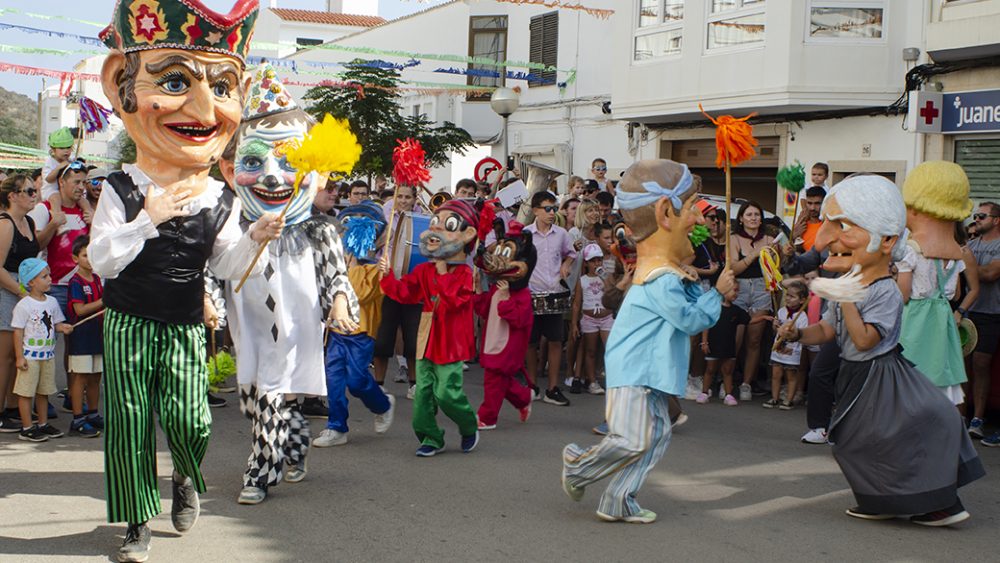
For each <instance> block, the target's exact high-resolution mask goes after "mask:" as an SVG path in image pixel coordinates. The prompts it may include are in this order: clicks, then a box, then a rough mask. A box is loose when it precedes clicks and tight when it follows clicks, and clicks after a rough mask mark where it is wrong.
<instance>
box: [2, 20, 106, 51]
mask: <svg viewBox="0 0 1000 563" xmlns="http://www.w3.org/2000/svg"><path fill="white" fill-rule="evenodd" d="M0 29H15V30H17V31H23V32H24V33H40V34H42V35H48V36H49V37H62V38H68V39H76V40H77V41H79V42H80V43H85V44H87V45H93V46H95V47H103V46H104V43H102V42H101V40H100V39H98V38H96V37H87V36H85V35H77V34H75V33H66V32H64V31H52V30H51V29H38V28H37V27H27V26H24V25H14V24H11V23H0Z"/></svg>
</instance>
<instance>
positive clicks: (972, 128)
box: [910, 90, 1000, 134]
mask: <svg viewBox="0 0 1000 563" xmlns="http://www.w3.org/2000/svg"><path fill="white" fill-rule="evenodd" d="M910 111H911V113H912V114H913V116H912V117H913V118H915V119H916V131H917V132H918V133H944V134H961V133H985V132H998V131H1000V90H977V91H971V92H946V93H938V92H917V96H916V104H915V105H913V106H912V107H911V110H910Z"/></svg>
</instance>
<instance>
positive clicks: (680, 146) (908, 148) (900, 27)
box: [612, 0, 929, 219]
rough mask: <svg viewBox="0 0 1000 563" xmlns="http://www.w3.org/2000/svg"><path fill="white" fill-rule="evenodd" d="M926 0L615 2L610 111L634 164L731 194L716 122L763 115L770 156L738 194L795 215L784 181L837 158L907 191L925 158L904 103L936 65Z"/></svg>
mask: <svg viewBox="0 0 1000 563" xmlns="http://www.w3.org/2000/svg"><path fill="white" fill-rule="evenodd" d="M926 4H927V2H913V1H909V0H835V1H834V0H830V1H827V0H798V1H788V0H629V1H622V2H619V3H617V9H618V10H619V12H618V14H616V16H618V17H620V18H621V19H620V20H619V25H617V26H616V27H615V31H616V34H615V39H614V42H613V45H614V47H613V50H614V52H615V65H614V67H613V68H614V75H613V77H614V81H613V84H614V87H613V94H612V97H613V101H612V115H613V116H614V117H615V118H617V119H622V120H626V121H628V122H629V123H631V126H630V131H631V133H630V135H629V139H628V143H629V147H630V149H631V150H632V151H633V153H634V154H635V157H636V158H672V159H674V160H677V161H680V162H685V163H687V164H688V165H689V166H690V167H691V168H692V169H694V171H696V172H697V173H699V174H701V175H702V177H703V180H704V186H705V188H704V189H705V191H706V192H707V193H715V194H719V193H722V192H723V190H724V185H723V184H724V182H723V179H722V178H723V175H722V172H721V171H719V170H718V169H716V168H715V166H714V160H715V154H716V153H715V147H714V140H713V139H714V129H713V128H711V127H710V126H709V125H710V124H709V122H708V120H707V119H706V118H705V117H704V116H702V115H701V113H700V112H699V110H698V104H699V103H701V104H703V106H704V108H705V110H706V111H708V112H709V113H711V114H712V115H714V116H718V115H722V114H730V115H734V116H737V117H741V116H744V115H747V114H749V113H751V112H756V113H757V114H758V118H757V124H756V125H755V127H754V131H755V135H756V137H757V138H758V140H759V141H760V146H759V148H758V156H757V157H756V158H755V159H753V160H751V161H749V162H747V163H744V164H743V165H741V166H740V167H738V168H736V169H735V170H734V195H735V196H736V197H741V198H745V199H754V200H757V201H758V202H759V203H761V204H762V205H763V206H764V208H765V209H767V210H769V211H772V212H776V213H779V214H782V213H783V214H784V215H785V217H786V218H789V219H790V216H791V213H792V208H791V207H790V206H786V203H785V197H784V194H783V193H782V191H781V190H780V189H778V188H777V186H776V183H775V181H774V176H775V173H776V171H777V169H778V168H780V167H782V166H785V165H787V164H789V163H792V162H793V161H795V160H798V161H800V162H802V163H803V164H804V165H805V166H806V168H807V169H808V168H809V167H810V166H811V165H812V164H813V163H815V162H826V163H828V164H829V166H830V169H831V178H830V179H829V180H828V184H832V183H835V182H837V181H839V180H840V179H841V178H843V177H844V176H845V175H847V174H850V173H852V172H862V171H864V172H874V173H879V174H883V175H885V176H887V177H889V178H890V179H892V180H894V181H895V182H896V183H897V184H900V185H901V184H902V181H903V179H904V177H905V174H906V171H907V170H909V169H911V168H912V167H913V166H914V165H915V164H916V163H919V162H920V160H921V154H920V152H919V150H918V149H917V141H916V135H915V134H914V133H913V132H911V131H908V130H906V129H905V128H904V127H905V126H906V124H905V119H904V117H905V116H904V115H902V114H901V113H900V111H899V108H900V107H901V106H900V104H898V103H897V101H898V100H899V99H900V96H901V95H902V94H903V93H904V91H905V87H904V79H905V76H906V73H907V71H908V70H910V69H911V68H912V67H913V66H915V65H916V64H919V63H920V62H922V61H924V60H925V59H926V55H924V54H923V52H922V43H923V31H924V24H925V22H926V21H928V19H927V18H928V17H929V16H928V13H927V7H926Z"/></svg>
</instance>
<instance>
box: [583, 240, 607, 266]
mask: <svg viewBox="0 0 1000 563" xmlns="http://www.w3.org/2000/svg"><path fill="white" fill-rule="evenodd" d="M592 258H604V252H602V251H601V247H600V246H597V245H596V244H594V243H590V244H588V245H587V246H585V247H583V261H584V262H586V261H588V260H590V259H592Z"/></svg>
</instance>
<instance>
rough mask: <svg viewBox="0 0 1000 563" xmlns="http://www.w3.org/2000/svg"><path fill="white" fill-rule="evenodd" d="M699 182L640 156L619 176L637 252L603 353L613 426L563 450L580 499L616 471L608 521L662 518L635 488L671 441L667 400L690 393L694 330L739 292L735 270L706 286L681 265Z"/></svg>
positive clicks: (601, 513) (567, 475)
mask: <svg viewBox="0 0 1000 563" xmlns="http://www.w3.org/2000/svg"><path fill="white" fill-rule="evenodd" d="M699 189H700V183H699V182H698V181H697V179H695V178H694V177H693V176H692V175H691V172H690V171H689V170H688V168H687V166H685V165H683V164H680V163H677V162H673V161H671V160H645V161H641V162H637V163H635V164H633V165H632V166H630V167H629V168H628V170H626V171H625V174H624V176H622V181H621V183H620V184H619V185H618V198H617V199H618V206H619V209H620V210H621V213H622V215H623V216H624V218H625V224H626V226H627V227H628V229H629V230H630V231H631V234H632V235H633V237H634V239H635V240H636V252H637V257H636V264H635V273H634V275H633V285H632V287H631V288H629V290H628V293H626V295H625V300H624V301H623V302H622V305H621V308H620V309H619V312H618V316H617V317H616V319H615V324H614V326H613V327H612V329H611V335H610V336H609V338H608V344H607V349H606V352H605V365H606V371H607V389H608V391H607V406H606V408H605V412H606V414H607V423H608V434H607V436H605V437H604V439H603V440H602V441H601V443H599V444H597V445H596V446H592V447H590V448H583V447H581V446H578V445H576V444H569V445H568V446H566V447H565V448H564V449H563V456H562V462H563V469H562V483H563V490H564V491H565V492H566V494H567V495H569V497H570V498H571V499H573V500H575V501H579V500H581V499H582V498H583V495H584V491H585V489H586V487H588V486H589V485H591V484H593V483H596V482H597V481H599V480H601V479H603V478H605V477H610V478H611V482H610V483H609V484H608V488H607V489H606V490H605V491H604V494H603V495H601V498H600V501H599V502H598V507H597V517H598V518H600V519H601V520H604V521H607V522H628V523H641V524H648V523H650V522H653V521H655V520H656V513H655V512H653V511H652V510H649V509H644V508H642V507H640V506H639V503H638V501H637V500H636V495H637V494H638V493H639V488H640V487H642V484H643V482H645V480H646V476H647V475H648V474H649V472H650V471H652V469H653V467H654V466H655V465H656V463H657V462H658V461H659V460H660V458H661V457H663V453H664V452H665V451H666V449H667V445H668V444H669V443H670V412H669V401H670V398H671V397H672V396H679V395H683V394H684V387H685V384H686V382H687V374H688V368H689V364H690V360H691V346H690V338H691V336H693V335H695V334H698V333H700V332H701V331H703V330H706V329H708V328H709V327H711V326H712V325H714V324H715V323H716V321H717V320H718V319H719V314H720V312H721V308H722V300H723V297H726V298H728V299H732V298H733V297H735V278H734V277H733V273H732V271H730V270H728V269H727V270H725V271H723V272H722V273H721V274H720V275H719V279H718V281H717V282H716V285H715V288H713V289H710V290H708V291H704V290H703V289H702V287H701V285H700V284H699V283H698V279H697V277H696V276H694V275H692V274H691V273H690V272H689V271H688V270H686V269H685V268H684V267H683V266H682V264H683V263H684V260H685V259H686V258H688V257H690V256H692V255H693V254H694V249H693V247H692V246H691V241H690V240H689V238H688V236H689V235H690V234H691V232H692V231H693V230H694V227H695V226H696V225H699V224H703V223H704V222H705V219H704V218H703V217H702V215H701V212H700V211H699V210H698V208H697V207H696V205H695V204H696V203H697V201H698V191H699ZM636 358H643V361H636Z"/></svg>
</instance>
